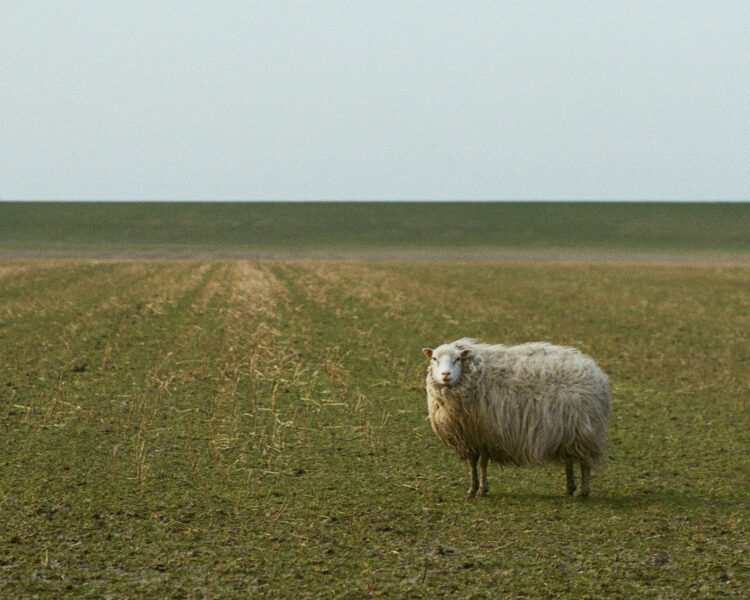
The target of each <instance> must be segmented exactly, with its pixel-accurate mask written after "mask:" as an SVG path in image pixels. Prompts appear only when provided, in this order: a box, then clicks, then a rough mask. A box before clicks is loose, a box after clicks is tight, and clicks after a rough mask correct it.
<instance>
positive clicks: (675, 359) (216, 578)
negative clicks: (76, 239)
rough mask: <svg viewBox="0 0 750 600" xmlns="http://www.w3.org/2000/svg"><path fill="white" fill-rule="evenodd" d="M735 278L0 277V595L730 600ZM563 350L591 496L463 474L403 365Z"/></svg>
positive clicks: (742, 359) (738, 474) (498, 474)
mask: <svg viewBox="0 0 750 600" xmlns="http://www.w3.org/2000/svg"><path fill="white" fill-rule="evenodd" d="M748 331H750V266H748V265H736V266H729V265H721V264H703V265H637V264H608V265H607V264H575V263H561V264H549V263H484V264H480V263H463V264H462V263H458V262H435V261H433V262H408V261H394V262H382V261H367V262H356V261H313V260H299V261H282V260H276V261H247V260H232V261H222V260H205V261H199V260H148V261H138V260H112V261H106V260H99V261H96V260H40V259H37V260H4V261H0V398H2V401H1V402H0V515H2V519H3V527H2V528H1V529H0V596H2V597H3V598H32V597H38V598H60V597H71V598H135V597H139V598H141V597H143V598H232V597H236V598H248V597H263V596H264V597H274V598H289V597H299V598H316V597H317V598H331V597H338V598H366V597H378V596H379V597H389V598H390V597H392V598H439V597H455V598H498V597H508V598H529V599H531V598H571V599H572V598H575V599H576V600H580V599H583V598H622V599H626V598H627V599H630V598H663V599H672V598H674V599H683V598H723V597H728V598H747V597H748V595H749V594H750V568H749V567H750V548H749V547H748V539H750V508H749V507H750V464H749V459H748V448H749V447H750V412H749V410H750V406H749V405H748V404H749V402H750V400H749V399H750V380H749V378H748V372H750V346H749V344H748V339H747V332H748ZM464 335H474V336H476V337H479V338H482V339H485V340H488V341H502V342H505V343H516V342H522V341H527V340H537V339H546V340H549V341H552V342H555V343H561V344H572V345H575V346H578V347H580V348H581V349H582V350H584V351H585V352H587V353H589V354H591V355H592V356H593V357H595V358H596V359H597V361H598V362H599V363H600V365H601V366H602V367H603V368H604V369H605V371H607V372H608V373H609V375H610V378H611V381H612V384H613V408H612V413H611V421H610V426H609V431H608V442H607V447H606V456H607V459H606V461H605V464H604V465H602V467H600V468H599V469H598V470H597V471H596V473H595V477H594V481H593V488H592V496H591V497H590V498H589V499H580V498H577V497H576V498H570V497H567V496H565V494H564V491H565V477H564V473H563V469H562V468H561V467H560V468H553V467H550V468H539V469H513V468H509V469H502V470H501V469H499V468H491V470H490V494H489V496H488V497H486V498H479V499H474V500H467V499H465V498H464V492H465V489H466V487H467V475H468V473H467V468H466V466H465V465H462V464H460V463H459V461H458V460H457V459H456V458H455V457H454V456H453V455H452V454H451V453H450V451H449V450H448V449H446V448H445V447H443V446H442V445H441V444H440V442H439V440H438V439H437V438H436V437H435V435H434V434H433V433H432V431H431V429H430V426H429V423H428V421H427V420H426V406H425V397H424V395H425V394H424V373H425V368H426V360H425V359H424V356H423V355H422V353H421V348H422V347H423V346H426V345H435V344H439V343H441V342H444V341H449V340H452V339H455V338H457V337H461V336H464Z"/></svg>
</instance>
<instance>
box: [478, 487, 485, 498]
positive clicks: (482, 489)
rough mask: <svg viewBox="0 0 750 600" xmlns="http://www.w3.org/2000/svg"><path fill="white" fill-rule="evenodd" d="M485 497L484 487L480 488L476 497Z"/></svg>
mask: <svg viewBox="0 0 750 600" xmlns="http://www.w3.org/2000/svg"><path fill="white" fill-rule="evenodd" d="M486 495H487V488H486V487H480V488H479V489H478V490H477V496H486Z"/></svg>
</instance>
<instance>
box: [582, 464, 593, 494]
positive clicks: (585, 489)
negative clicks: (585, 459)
mask: <svg viewBox="0 0 750 600" xmlns="http://www.w3.org/2000/svg"><path fill="white" fill-rule="evenodd" d="M590 493H591V467H590V466H588V465H585V464H583V463H581V491H580V495H581V496H584V497H585V496H588V495H589V494H590Z"/></svg>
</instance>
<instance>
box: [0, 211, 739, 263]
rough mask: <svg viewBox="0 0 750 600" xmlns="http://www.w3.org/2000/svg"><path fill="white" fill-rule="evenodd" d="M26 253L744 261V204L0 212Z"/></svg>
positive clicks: (5, 235) (5, 239)
mask: <svg viewBox="0 0 750 600" xmlns="http://www.w3.org/2000/svg"><path fill="white" fill-rule="evenodd" d="M0 250H5V251H23V252H63V253H65V252H69V253H76V252H78V253H81V252H90V253H97V252H115V253H120V252H144V251H160V252H168V253H175V252H179V253H192V252H214V253H243V252H244V253H248V252H250V253H252V252H264V251H266V252H267V251H271V252H311V251H317V252H381V253H382V252H397V253H398V252H412V253H413V252H457V251H459V252H493V251H494V252H504V251H505V252H507V251H533V252H605V253H606V252H614V253H628V252H641V253H673V254H691V253H698V254H717V253H719V254H748V253H750V204H742V203H724V204H722V203H564V202H563V203H561V202H552V203H458V202H448V203H435V202H428V203H383V202H374V203H366V202H362V203H353V202H351V203H331V202H324V203H55V202H41V203H34V202H31V203H18V202H2V203H0Z"/></svg>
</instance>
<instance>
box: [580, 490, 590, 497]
mask: <svg viewBox="0 0 750 600" xmlns="http://www.w3.org/2000/svg"><path fill="white" fill-rule="evenodd" d="M590 493H591V490H585V489H584V490H581V491H580V493H579V494H578V495H579V496H580V497H581V498H588V497H589V494H590Z"/></svg>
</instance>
